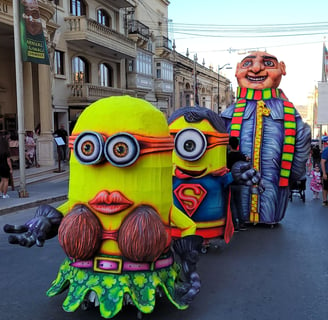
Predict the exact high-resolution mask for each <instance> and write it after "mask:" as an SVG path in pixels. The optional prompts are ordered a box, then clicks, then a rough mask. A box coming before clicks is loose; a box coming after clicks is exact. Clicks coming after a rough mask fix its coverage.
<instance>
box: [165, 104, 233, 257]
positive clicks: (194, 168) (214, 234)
mask: <svg viewBox="0 0 328 320" xmlns="http://www.w3.org/2000/svg"><path fill="white" fill-rule="evenodd" d="M169 128H170V133H171V135H172V136H173V137H174V139H175V140H174V145H175V146H174V151H173V193H174V205H175V206H177V207H178V208H179V209H180V210H181V211H183V212H184V213H185V215H186V216H188V217H190V218H191V219H192V220H194V221H195V223H196V225H197V231H196V234H198V235H201V236H202V237H203V238H204V239H205V240H204V246H203V250H204V252H206V247H207V246H208V245H209V240H210V239H214V238H224V240H225V241H226V242H227V243H228V242H229V241H230V239H231V237H232V234H233V232H234V228H233V223H232V218H231V212H230V206H229V188H228V185H229V184H230V183H231V182H232V181H233V178H232V175H231V173H229V170H228V169H227V167H226V159H227V145H228V142H229V135H228V133H227V132H226V129H225V126H224V123H223V121H222V120H221V117H220V116H219V115H218V114H216V113H214V112H213V111H211V110H209V109H206V108H202V107H184V108H180V109H178V110H177V111H175V112H174V113H173V114H172V116H171V117H170V118H169ZM172 234H173V236H174V237H179V236H180V235H181V232H180V230H179V229H178V228H177V227H176V226H173V230H172Z"/></svg>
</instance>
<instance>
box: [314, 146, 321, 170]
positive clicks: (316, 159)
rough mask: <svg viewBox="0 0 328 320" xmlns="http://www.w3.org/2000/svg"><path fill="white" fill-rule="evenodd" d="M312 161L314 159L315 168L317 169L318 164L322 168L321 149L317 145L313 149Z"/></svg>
mask: <svg viewBox="0 0 328 320" xmlns="http://www.w3.org/2000/svg"><path fill="white" fill-rule="evenodd" d="M312 159H313V168H315V165H316V164H318V165H319V166H320V160H321V153H320V148H319V146H318V145H317V144H316V145H315V146H314V147H313V149H312Z"/></svg>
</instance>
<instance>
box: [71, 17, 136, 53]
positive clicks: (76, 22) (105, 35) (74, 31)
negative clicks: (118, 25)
mask: <svg viewBox="0 0 328 320" xmlns="http://www.w3.org/2000/svg"><path fill="white" fill-rule="evenodd" d="M65 21H66V32H65V38H66V40H67V41H79V40H83V41H85V40H87V41H88V42H89V43H92V44H93V45H101V46H103V47H106V48H107V49H110V50H112V51H116V52H117V53H119V54H122V55H125V56H128V57H136V46H135V43H134V42H133V41H132V40H130V39H129V38H128V37H126V36H125V35H123V34H121V33H119V32H117V31H115V30H113V29H111V28H109V27H107V26H104V25H102V24H100V23H98V22H97V21H95V20H92V19H88V18H86V17H85V16H70V17H65Z"/></svg>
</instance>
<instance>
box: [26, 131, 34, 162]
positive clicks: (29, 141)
mask: <svg viewBox="0 0 328 320" xmlns="http://www.w3.org/2000/svg"><path fill="white" fill-rule="evenodd" d="M35 146H36V144H35V141H34V139H33V132H32V131H26V135H25V159H26V165H27V168H30V167H31V166H32V165H33V163H34V159H35Z"/></svg>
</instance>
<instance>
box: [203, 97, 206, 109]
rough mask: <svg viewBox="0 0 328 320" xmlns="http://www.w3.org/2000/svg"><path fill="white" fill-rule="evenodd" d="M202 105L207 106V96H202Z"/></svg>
mask: <svg viewBox="0 0 328 320" xmlns="http://www.w3.org/2000/svg"><path fill="white" fill-rule="evenodd" d="M202 106H203V107H206V98H205V97H203V98H202Z"/></svg>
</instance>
